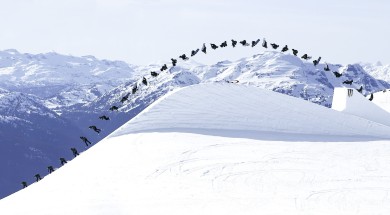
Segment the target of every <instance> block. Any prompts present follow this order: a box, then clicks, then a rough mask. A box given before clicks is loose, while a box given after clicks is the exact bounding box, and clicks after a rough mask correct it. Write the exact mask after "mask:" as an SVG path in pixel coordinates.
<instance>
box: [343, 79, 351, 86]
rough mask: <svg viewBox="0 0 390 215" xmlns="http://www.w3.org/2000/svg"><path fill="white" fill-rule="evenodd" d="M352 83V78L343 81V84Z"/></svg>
mask: <svg viewBox="0 0 390 215" xmlns="http://www.w3.org/2000/svg"><path fill="white" fill-rule="evenodd" d="M352 83H353V80H346V81H343V84H349V85H352Z"/></svg>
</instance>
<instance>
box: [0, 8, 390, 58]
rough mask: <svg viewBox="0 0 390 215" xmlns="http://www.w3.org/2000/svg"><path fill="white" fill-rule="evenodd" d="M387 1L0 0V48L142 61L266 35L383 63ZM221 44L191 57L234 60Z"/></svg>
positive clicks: (242, 53)
mask: <svg viewBox="0 0 390 215" xmlns="http://www.w3.org/2000/svg"><path fill="white" fill-rule="evenodd" d="M389 11H390V1H388V0H370V1H368V0H364V1H363V0H355V1H353V0H328V1H313V0H267V1H263V0H0V14H1V18H0V26H1V33H0V50H4V49H10V48H13V49H17V50H19V51H20V52H27V53H42V52H50V51H55V52H58V53H61V54H71V55H74V56H82V55H94V56H96V57H98V58H101V59H102V58H104V59H111V60H124V61H126V62H128V63H132V64H148V63H151V62H156V61H161V60H163V61H164V60H169V59H170V58H171V57H176V58H177V56H179V55H180V54H183V53H187V54H188V53H189V52H190V51H191V50H192V49H195V48H199V47H201V45H202V44H203V42H206V43H210V42H214V43H217V44H220V43H221V42H223V41H224V40H230V39H237V40H242V39H247V40H255V39H257V38H260V39H262V38H266V39H267V40H268V41H269V42H276V43H279V44H281V45H285V44H288V45H289V46H290V47H292V48H296V49H298V50H299V51H301V53H303V52H307V53H309V54H310V55H313V56H314V57H316V56H322V57H323V59H324V60H325V61H327V62H330V63H343V64H345V63H355V62H359V61H363V62H377V61H382V62H383V63H384V64H390V53H389V51H388V49H389V48H390V43H389V39H390V26H389V23H390V12H389ZM261 51H263V49H262V48H260V47H257V48H254V49H252V48H243V47H239V48H236V49H233V48H226V49H223V50H219V51H216V52H211V51H210V53H208V54H207V55H199V56H196V58H194V60H196V61H199V62H202V63H216V62H218V61H220V60H223V59H231V60H235V59H239V58H241V57H246V56H251V55H253V54H256V53H260V52H261Z"/></svg>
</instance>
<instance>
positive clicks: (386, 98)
mask: <svg viewBox="0 0 390 215" xmlns="http://www.w3.org/2000/svg"><path fill="white" fill-rule="evenodd" d="M372 102H373V103H374V104H376V105H378V106H379V107H381V108H382V109H384V110H385V111H387V112H390V91H389V90H384V91H380V92H377V93H374V99H373V100H372Z"/></svg>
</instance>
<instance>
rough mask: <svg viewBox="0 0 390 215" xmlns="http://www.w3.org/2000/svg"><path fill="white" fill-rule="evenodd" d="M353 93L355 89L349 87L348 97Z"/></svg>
mask: <svg viewBox="0 0 390 215" xmlns="http://www.w3.org/2000/svg"><path fill="white" fill-rule="evenodd" d="M352 95H353V90H352V89H348V97H352Z"/></svg>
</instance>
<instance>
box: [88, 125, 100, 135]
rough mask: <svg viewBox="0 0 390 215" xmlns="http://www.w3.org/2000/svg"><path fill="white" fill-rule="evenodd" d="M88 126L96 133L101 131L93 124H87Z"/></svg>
mask: <svg viewBox="0 0 390 215" xmlns="http://www.w3.org/2000/svg"><path fill="white" fill-rule="evenodd" d="M88 128H90V129H92V130H94V131H95V132H96V133H98V134H99V133H100V132H101V131H102V129H99V128H97V127H96V126H94V125H91V126H89V127H88Z"/></svg>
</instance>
